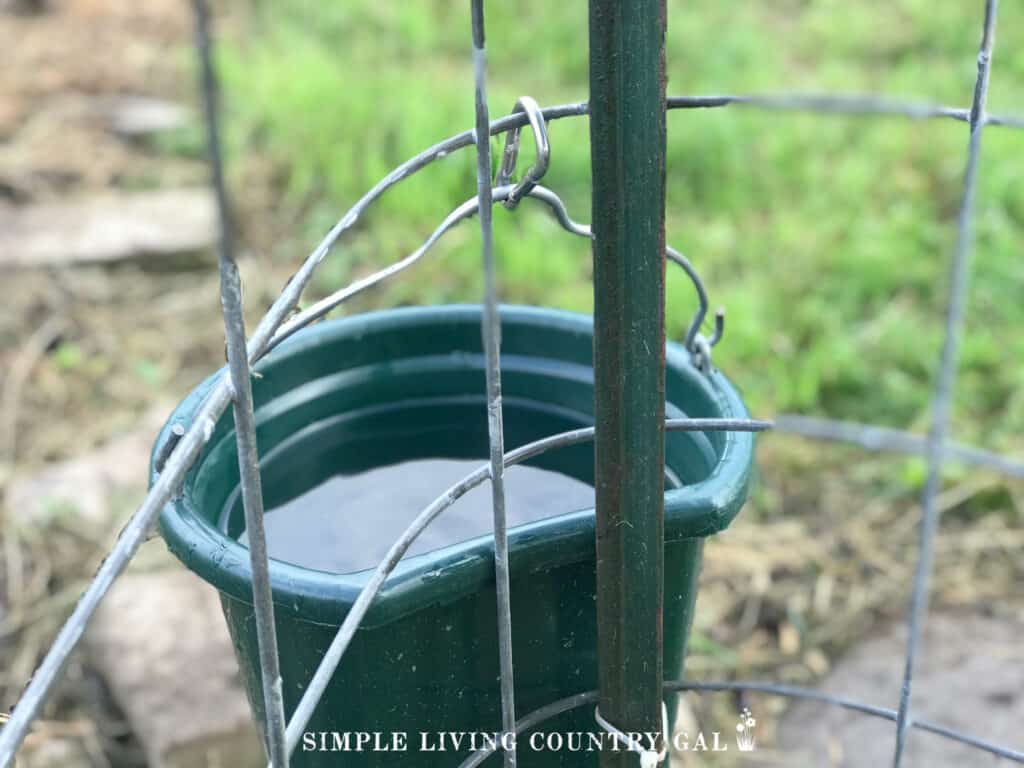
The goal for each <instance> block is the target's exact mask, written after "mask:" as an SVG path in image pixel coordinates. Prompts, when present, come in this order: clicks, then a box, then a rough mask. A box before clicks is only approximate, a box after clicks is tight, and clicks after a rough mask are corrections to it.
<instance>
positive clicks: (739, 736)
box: [736, 707, 757, 752]
mask: <svg viewBox="0 0 1024 768" xmlns="http://www.w3.org/2000/svg"><path fill="white" fill-rule="evenodd" d="M756 727H757V720H755V719H754V715H753V714H752V713H751V711H750V709H749V708H748V707H744V708H743V711H742V712H740V721H739V722H738V723H736V746H737V747H739V749H740V752H753V751H754V746H755V740H756V739H755V735H754V728H756Z"/></svg>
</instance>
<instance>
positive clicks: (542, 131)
mask: <svg viewBox="0 0 1024 768" xmlns="http://www.w3.org/2000/svg"><path fill="white" fill-rule="evenodd" d="M519 112H525V113H526V117H527V118H528V119H529V121H530V128H532V129H533V141H534V143H535V144H536V145H537V159H536V161H535V162H534V164H533V165H531V166H530V168H529V170H527V172H526V175H525V176H523V179H522V181H520V182H519V183H518V184H516V185H515V187H513V189H512V191H511V192H510V193H509V196H508V198H506V199H505V201H504V203H503V205H504V206H505V207H506V208H508V209H509V210H512V209H513V208H515V207H516V206H517V205H519V201H520V200H522V199H523V197H525V196H526V195H528V194H529V193H530V190H531V189H533V188H534V187H535V186H536V185H537V182H538V181H540V180H541V179H542V178H544V174H545V173H547V171H548V165H549V164H550V163H551V144H550V143H549V142H548V128H547V123H546V122H545V121H544V113H543V111H541V108H540V105H539V104H537V102H536V101H535V100H534V99H532V98H531V97H529V96H520V97H519V100H518V101H516V105H515V107H513V108H512V114H513V115H514V114H517V113H519ZM521 131H522V128H521V127H519V126H516V127H515V128H510V129H509V131H508V133H507V134H505V151H504V152H502V154H501V165H500V166H499V168H498V173H497V175H495V177H494V186H496V187H503V186H505V185H506V184H509V183H511V181H512V174H513V173H515V170H516V163H517V161H518V160H519V143H520V142H519V134H520V132H521Z"/></svg>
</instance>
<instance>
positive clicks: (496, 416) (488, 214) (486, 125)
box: [470, 0, 516, 768]
mask: <svg viewBox="0 0 1024 768" xmlns="http://www.w3.org/2000/svg"><path fill="white" fill-rule="evenodd" d="M470 13H471V16H472V18H471V22H472V28H473V81H474V89H473V90H474V101H475V107H476V109H475V115H476V129H475V141H476V185H477V201H478V204H479V210H480V235H481V240H482V243H481V252H482V258H483V273H484V307H483V313H482V314H481V334H482V337H483V345H484V355H485V357H486V368H487V372H486V378H487V432H488V437H489V440H490V466H491V501H492V506H493V510H494V578H495V592H496V595H497V610H498V665H499V668H500V671H501V680H500V686H501V729H502V732H503V734H511V736H510V737H509V743H508V744H507V746H506V748H505V749H504V750H502V754H503V759H504V763H505V768H515V764H516V747H515V738H514V734H515V727H516V704H515V678H514V671H513V663H512V603H511V595H510V587H509V563H508V530H507V528H508V526H507V520H506V516H505V469H504V459H503V457H504V454H505V435H504V425H503V423H502V404H501V319H500V318H499V317H498V297H497V285H496V277H495V269H494V227H493V226H492V218H493V208H492V200H491V197H492V192H491V119H490V116H489V114H488V109H487V53H486V49H485V40H486V34H485V28H484V4H483V0H471V3H470Z"/></svg>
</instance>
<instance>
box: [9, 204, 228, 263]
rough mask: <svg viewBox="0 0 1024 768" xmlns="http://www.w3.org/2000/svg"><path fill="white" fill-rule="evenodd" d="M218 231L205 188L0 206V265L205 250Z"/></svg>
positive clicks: (100, 260)
mask: <svg viewBox="0 0 1024 768" xmlns="http://www.w3.org/2000/svg"><path fill="white" fill-rule="evenodd" d="M216 236H217V225H216V216H215V211H214V204H213V199H212V197H211V195H210V193H209V191H208V190H206V189H193V188H184V189H161V190H155V191H151V192H131V193H127V192H123V193H103V194H100V195H96V196H94V197H87V198H84V199H80V200H69V201H66V202H54V203H37V204H32V205H15V206H11V205H7V206H0V266H7V267H22V268H31V267H51V266H61V265H67V264H95V263H105V262H116V261H123V260H126V259H136V258H142V257H147V256H173V255H177V254H189V253H195V252H198V251H204V250H206V249H208V248H210V247H211V246H212V245H213V243H214V242H215V239H216Z"/></svg>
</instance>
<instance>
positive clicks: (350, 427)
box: [154, 306, 753, 768]
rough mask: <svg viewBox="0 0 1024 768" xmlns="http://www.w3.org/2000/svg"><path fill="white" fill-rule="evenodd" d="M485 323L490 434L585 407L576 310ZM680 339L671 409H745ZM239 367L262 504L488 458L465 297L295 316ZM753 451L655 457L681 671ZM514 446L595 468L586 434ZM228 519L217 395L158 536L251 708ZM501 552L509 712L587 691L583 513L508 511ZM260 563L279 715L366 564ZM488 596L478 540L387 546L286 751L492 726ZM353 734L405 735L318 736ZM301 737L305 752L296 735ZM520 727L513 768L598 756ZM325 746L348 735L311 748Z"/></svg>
mask: <svg viewBox="0 0 1024 768" xmlns="http://www.w3.org/2000/svg"><path fill="white" fill-rule="evenodd" d="M501 324H502V327H501V333H502V384H503V396H504V415H505V429H506V449H511V448H514V447H515V446H517V445H521V444H523V443H526V442H530V441H533V440H536V439H538V438H541V437H544V436H547V435H551V434H554V433H557V432H561V431H564V430H568V429H573V428H577V427H581V426H588V425H591V424H592V423H593V421H592V413H593V373H592V368H591V361H592V343H593V337H592V323H591V319H590V318H589V317H587V316H582V315H576V314H571V313H566V312H561V311H554V310H548V309H537V308H529V307H511V306H505V307H502V309H501ZM689 357H690V356H689V354H688V353H687V352H686V351H685V350H684V349H682V348H681V347H679V346H677V345H672V344H670V345H669V346H668V349H667V377H666V397H667V409H666V410H667V415H668V416H669V417H679V416H683V415H687V416H691V417H737V418H738V417H745V416H746V415H747V414H746V410H745V408H744V406H743V404H742V402H741V400H740V398H739V396H738V395H737V393H736V392H735V390H734V389H733V388H732V386H731V385H730V384H729V382H728V381H726V379H725V378H724V377H723V376H722V375H721V374H720V373H718V372H712V373H710V374H704V373H702V372H700V371H698V370H696V369H695V368H694V367H693V366H692V364H691V362H690V359H689ZM256 369H257V372H258V374H259V375H258V376H257V377H255V378H254V379H253V389H254V398H255V404H256V422H257V437H258V442H259V449H260V456H261V472H262V476H263V492H264V498H265V506H266V507H267V508H268V509H270V508H273V507H275V506H278V505H280V504H282V503H284V502H286V501H288V500H290V499H293V498H294V497H296V496H298V495H300V494H302V493H304V492H305V491H307V490H309V489H311V488H313V487H315V486H317V485H319V484H320V483H322V482H323V481H325V480H327V479H328V478H330V477H332V476H335V475H338V474H350V473H358V472H362V471H365V470H368V469H371V468H375V467H381V466H386V465H390V464H395V463H399V462H402V461H408V460H412V459H422V458H458V459H464V458H474V459H480V460H481V463H484V459H485V457H486V456H487V455H488V449H487V418H486V400H485V396H484V391H485V389H484V357H483V353H482V348H481V336H480V308H479V307H477V306H442V307H430V308H406V309H397V310H390V311H384V312H376V313H371V314H365V315H359V316H354V317H350V318H345V319H341V320H334V321H330V322H324V323H321V324H319V325H317V326H314V327H312V328H309V329H306V330H304V331H302V332H300V333H298V334H296V335H295V336H294V337H293V338H291V339H290V340H288V341H287V342H286V343H284V344H282V345H281V346H280V347H279V348H277V349H276V350H274V351H273V352H272V353H271V354H270V355H268V356H267V357H266V358H265V359H264V360H262V361H261V362H260V364H259V365H257V367H256ZM213 380H214V378H213V377H211V379H208V380H207V381H206V382H205V383H203V384H202V385H201V386H199V387H198V388H197V389H196V390H195V391H193V392H192V393H191V394H190V395H189V396H188V397H187V398H186V399H185V400H184V401H183V402H182V403H181V405H179V406H178V408H177V409H176V410H175V411H174V413H173V414H172V415H171V417H170V419H169V420H168V422H167V425H166V426H165V427H164V429H163V431H162V432H161V434H160V436H159V437H158V439H157V445H156V448H155V450H154V455H155V453H156V451H157V450H158V449H159V446H160V445H161V444H162V443H163V442H164V441H165V440H166V439H167V438H168V436H169V431H170V427H171V425H173V424H176V423H182V424H189V423H190V422H191V419H192V415H193V414H194V413H195V411H196V410H197V408H198V407H199V404H200V402H201V401H202V399H203V397H204V395H205V394H206V392H207V391H208V390H209V388H210V386H211V385H212V383H213ZM752 453H753V437H752V435H750V434H747V433H725V432H708V433H699V432H698V433H681V432H675V433H669V434H668V436H667V438H666V468H667V471H668V473H669V474H670V476H673V475H674V477H676V478H678V480H679V481H681V483H682V487H679V488H669V489H668V490H666V493H665V538H666V552H665V607H664V648H665V660H664V664H665V674H666V675H667V676H674V677H679V676H681V674H682V665H683V659H684V654H685V645H686V638H687V634H688V631H689V626H690V621H691V617H692V613H693V606H694V600H695V597H696V591H697V576H698V573H699V569H700V558H701V550H702V543H703V538H704V537H706V536H708V535H710V534H713V533H715V532H717V531H720V530H722V529H723V528H725V527H726V526H727V525H728V524H729V522H730V521H731V520H732V518H733V517H734V516H735V515H736V513H737V512H738V511H739V509H740V506H741V505H742V503H743V501H744V500H745V498H746V492H747V485H748V479H749V474H750V471H751V465H752ZM530 463H531V464H532V465H534V466H537V467H540V468H543V469H548V470H553V471H557V472H560V473H564V474H566V475H569V476H571V477H574V478H576V479H578V480H581V481H584V482H587V483H591V484H592V483H593V467H594V462H593V445H592V444H589V443H588V444H583V445H577V446H573V447H569V448H563V449H559V450H557V451H555V452H552V453H550V454H546V455H543V456H540V457H538V458H536V459H535V460H533V461H531V462H530ZM443 491H444V488H438V493H439V494H440V493H441V492H443ZM370 524H372V523H370ZM243 525H244V518H243V510H242V505H241V500H240V498H239V492H238V462H237V454H236V449H235V439H234V432H233V420H232V418H231V413H230V409H229V410H228V412H227V413H226V414H225V415H224V416H223V417H222V418H221V419H220V421H219V423H218V424H217V425H216V427H215V429H214V430H213V434H212V437H211V439H210V441H209V443H208V444H207V446H206V448H205V449H204V451H203V453H202V454H201V456H200V458H199V460H198V461H197V462H196V464H195V466H194V467H193V468H192V470H191V471H190V472H189V474H188V475H187V477H186V480H185V482H184V485H183V488H182V492H181V494H180V495H179V496H178V497H177V498H176V499H174V500H173V502H172V503H170V504H169V505H168V506H167V507H166V508H165V510H164V511H163V513H162V515H161V530H162V533H163V536H164V539H165V540H166V542H167V545H168V547H169V548H170V549H171V551H172V552H174V553H175V555H177V557H178V558H180V559H181V561H182V562H183V563H184V564H185V565H186V566H187V567H188V568H190V569H191V570H193V571H194V572H195V573H197V574H198V575H199V576H200V577H202V578H203V579H204V580H206V581H207V582H209V583H210V584H212V585H213V586H214V587H216V588H217V589H218V590H219V591H220V594H221V598H222V603H223V607H224V613H225V616H226V619H227V623H228V627H229V629H230V632H231V636H232V638H233V641H234V645H235V650H236V653H237V655H238V659H239V662H240V666H241V670H242V673H243V676H244V678H245V683H246V688H247V691H248V694H249V698H250V703H251V705H252V707H253V710H254V712H255V714H256V716H257V720H258V721H262V719H263V717H262V693H261V684H260V672H259V661H258V658H259V657H258V653H257V646H256V631H255V623H254V617H253V610H252V607H251V602H252V597H251V581H250V577H251V571H250V567H249V557H248V552H247V550H246V549H245V548H244V546H243V545H241V544H239V543H238V541H237V538H238V536H239V535H240V534H241V533H242V530H243ZM509 548H510V567H511V589H512V597H511V599H512V618H513V651H514V659H515V686H516V700H517V711H518V713H519V715H520V716H522V715H524V714H526V713H528V712H530V711H532V710H533V709H536V708H537V707H540V706H542V705H544V704H548V703H550V702H552V701H554V700H556V699H560V698H563V697H566V696H570V695H572V694H575V693H579V692H581V691H585V690H589V689H592V688H595V687H596V681H597V654H596V632H597V629H596V620H595V579H594V515H593V510H584V511H576V512H569V511H567V512H566V513H565V514H561V515H557V516H554V517H549V518H546V519H543V520H540V521H538V522H534V523H530V524H527V525H522V526H518V527H514V528H512V529H510V531H509ZM270 573H271V582H272V589H273V595H274V604H275V612H276V623H277V632H278V641H279V647H280V656H281V659H280V660H281V672H282V678H283V681H284V698H285V708H286V711H287V713H288V714H289V715H290V713H291V712H292V711H293V709H294V708H295V706H296V704H297V703H298V700H299V698H300V697H301V694H302V692H303V690H304V689H305V687H306V685H307V683H308V681H309V679H310V678H311V677H312V675H313V672H314V671H315V669H316V667H317V665H318V664H319V662H320V659H321V657H322V655H323V653H324V651H325V650H326V649H327V647H328V645H329V644H330V641H331V639H332V638H333V636H334V634H335V631H336V629H337V627H338V626H339V625H340V623H341V620H342V619H343V618H344V616H345V615H346V612H347V611H348V609H349V608H350V607H351V605H352V603H353V602H354V601H355V599H356V596H357V595H358V593H359V591H360V589H361V588H362V586H363V585H364V584H365V583H366V580H367V579H368V577H369V574H370V571H362V572H358V573H346V574H333V573H326V572H322V571H316V570H311V569H306V568H302V567H299V566H296V565H292V564H289V563H286V562H281V561H277V560H272V561H271V564H270ZM495 610H496V609H495V590H494V573H493V538H492V537H490V536H483V537H479V538H475V539H472V540H469V541H464V542H461V543H458V544H455V545H452V546H448V547H445V548H443V549H439V550H436V551H433V552H428V553H425V554H421V555H417V556H414V557H409V558H407V559H406V560H403V561H402V563H400V564H399V566H398V568H397V569H396V570H395V572H394V573H393V575H392V576H391V577H390V578H389V580H388V581H387V583H386V584H385V587H384V589H383V591H382V593H381V594H380V596H379V597H378V599H377V600H376V602H375V603H374V605H373V607H372V608H371V610H370V612H369V614H368V615H367V617H366V621H365V622H364V625H363V628H362V629H361V630H360V631H359V632H358V633H357V636H356V638H355V639H354V640H353V642H352V644H351V645H350V647H349V649H348V651H347V653H346V655H345V657H344V658H343V659H342V662H341V665H340V667H339V668H338V671H337V672H336V673H335V675H334V678H333V679H332V681H331V684H330V686H329V688H328V690H327V692H326V695H325V696H324V697H323V699H322V701H321V703H320V705H319V707H318V708H317V710H316V713H315V715H314V717H313V719H312V721H311V722H310V724H309V726H308V728H307V733H308V734H310V735H311V736H308V737H307V738H306V739H304V741H303V742H302V743H300V745H299V747H298V748H297V750H296V752H295V754H294V758H293V762H292V765H294V766H299V767H300V768H301V767H303V766H335V765H339V764H344V765H390V764H410V763H412V764H415V765H423V766H434V765H437V766H448V765H458V764H459V763H460V762H461V760H462V759H464V758H465V757H466V755H467V754H468V751H469V750H468V749H467V748H466V744H463V745H462V746H461V748H460V749H455V748H454V747H453V746H452V745H451V744H447V745H446V746H447V749H444V750H443V751H442V750H441V749H440V748H439V744H440V742H439V741H438V738H439V737H437V736H436V734H438V733H440V732H464V733H481V734H483V733H491V734H493V733H494V732H495V731H497V730H498V729H499V728H500V723H501V716H500V701H499V684H498V651H497V637H496V613H495ZM539 730H543V731H544V732H545V733H550V732H558V733H567V732H580V731H583V732H596V728H595V725H594V721H593V712H592V710H591V709H589V708H584V709H583V710H577V711H575V712H570V713H566V714H564V715H560V716H559V717H558V718H556V719H555V720H552V721H549V722H548V723H545V724H544V725H543V726H541V727H540V728H539ZM359 732H380V733H383V734H385V736H386V738H391V737H390V734H392V733H404V734H407V741H406V749H407V751H405V752H381V751H367V752H355V751H352V750H353V749H354V742H352V741H350V742H349V743H348V744H347V745H345V744H344V743H342V744H339V742H338V740H337V738H336V737H335V734H340V735H341V737H344V735H345V734H356V733H359ZM424 733H425V734H427V735H426V736H422V734H424ZM321 734H326V735H327V741H326V742H324V741H321ZM310 738H312V740H313V741H312V742H311V741H310ZM350 738H351V737H350ZM424 739H426V741H424ZM311 744H314V745H315V746H316V747H317V748H316V749H313V750H310V749H308V747H309V746H310V745H311ZM518 744H519V751H520V763H521V764H522V765H524V766H533V765H538V766H539V765H545V766H546V765H562V764H565V765H586V764H596V760H597V755H596V754H580V753H570V752H566V751H564V750H562V751H549V750H547V749H546V748H544V747H542V748H541V749H532V748H531V746H530V745H531V742H530V736H529V734H524V735H521V736H520V737H519V739H518ZM325 745H326V746H327V747H329V748H333V747H338V746H341V747H342V748H343V749H347V750H348V751H345V752H344V754H339V753H338V752H335V751H331V749H327V750H322V749H320V747H322V746H325ZM368 746H373V745H368ZM477 746H479V744H477ZM499 760H500V756H499V757H492V758H490V759H489V762H488V763H487V764H492V762H493V764H497V761H499Z"/></svg>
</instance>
